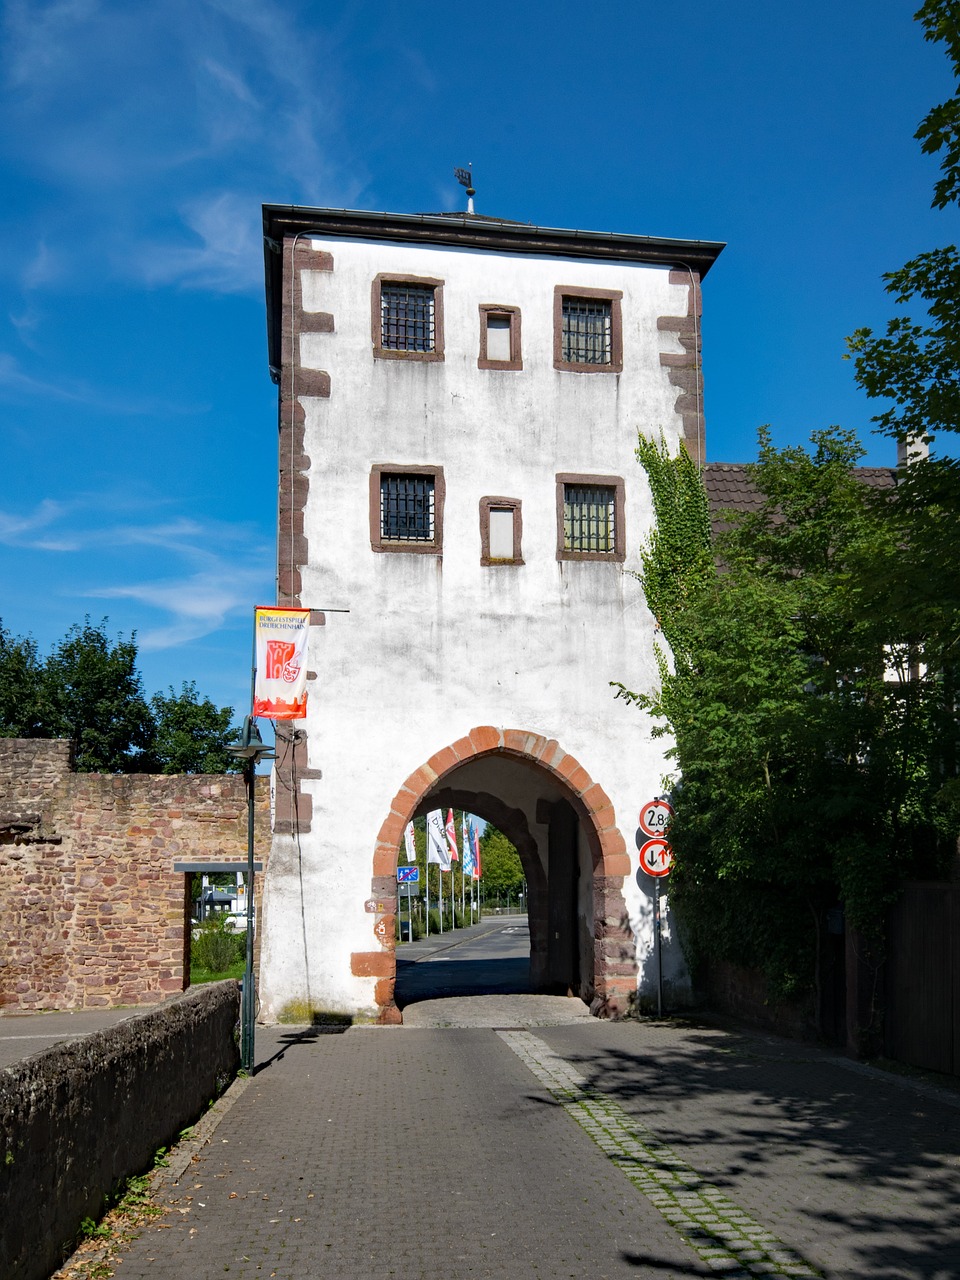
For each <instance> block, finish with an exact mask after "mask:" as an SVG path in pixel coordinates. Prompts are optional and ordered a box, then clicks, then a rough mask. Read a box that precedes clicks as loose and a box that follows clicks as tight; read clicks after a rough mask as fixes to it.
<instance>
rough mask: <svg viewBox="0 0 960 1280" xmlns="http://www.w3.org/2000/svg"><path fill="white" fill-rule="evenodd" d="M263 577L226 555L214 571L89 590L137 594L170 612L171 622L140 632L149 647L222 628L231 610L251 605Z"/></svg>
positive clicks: (104, 595) (99, 594)
mask: <svg viewBox="0 0 960 1280" xmlns="http://www.w3.org/2000/svg"><path fill="white" fill-rule="evenodd" d="M263 582H264V573H263V570H262V569H261V568H259V567H258V568H243V567H239V566H237V565H235V564H233V563H232V562H227V561H223V562H221V563H220V565H219V566H218V568H217V569H216V570H215V571H210V572H207V573H195V574H191V575H189V576H187V577H184V578H179V579H177V578H167V579H164V580H162V581H158V582H137V583H128V584H126V585H123V586H118V587H104V588H101V589H99V590H95V591H90V592H87V593H85V594H87V595H90V596H93V597H95V598H97V599H101V600H120V599H126V600H136V601H137V602H138V603H140V604H144V605H148V606H150V607H151V608H153V609H159V610H161V611H162V612H164V613H167V614H169V615H170V616H171V621H170V622H168V623H166V624H164V625H161V626H156V627H148V628H146V630H144V631H141V632H140V633H139V635H138V640H139V643H140V647H141V648H142V649H144V650H147V651H149V650H155V649H170V648H173V647H175V646H176V645H181V644H188V643H190V641H192V640H199V639H201V638H202V637H203V636H206V635H209V634H210V633H211V632H213V631H218V630H220V629H221V628H222V627H223V625H224V623H225V622H226V620H227V618H228V617H229V616H230V615H231V614H234V613H238V612H240V611H242V610H247V611H249V610H250V607H251V603H252V602H254V596H255V594H256V591H257V589H262V588H263Z"/></svg>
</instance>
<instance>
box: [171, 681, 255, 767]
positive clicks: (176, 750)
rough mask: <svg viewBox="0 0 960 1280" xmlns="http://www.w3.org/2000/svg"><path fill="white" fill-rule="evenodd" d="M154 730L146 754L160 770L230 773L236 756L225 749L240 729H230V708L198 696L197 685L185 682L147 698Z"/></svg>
mask: <svg viewBox="0 0 960 1280" xmlns="http://www.w3.org/2000/svg"><path fill="white" fill-rule="evenodd" d="M150 712H151V715H152V717H153V724H154V733H153V739H152V741H151V744H150V748H149V753H150V756H151V758H152V760H153V761H154V762H155V763H156V765H157V766H158V769H157V771H158V772H159V773H230V772H231V771H233V770H236V769H237V767H238V762H237V757H236V756H234V755H231V754H230V752H229V751H228V750H227V747H228V746H229V745H230V743H233V742H236V741H237V739H238V737H239V730H237V729H236V728H231V725H230V721H231V720H232V719H233V710H232V708H231V707H217V706H216V705H215V704H214V703H213V702H211V701H210V699H209V698H201V696H200V694H199V693H198V692H197V686H196V684H195V683H194V682H193V681H192V680H191V681H184V682H183V685H182V686H181V689H180V692H179V693H176V692H175V690H174V689H173V686H172V685H171V687H170V690H169V692H168V693H166V694H163V693H155V694H154V695H153V697H152V698H151V699H150Z"/></svg>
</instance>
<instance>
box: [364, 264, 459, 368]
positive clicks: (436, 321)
mask: <svg viewBox="0 0 960 1280" xmlns="http://www.w3.org/2000/svg"><path fill="white" fill-rule="evenodd" d="M372 322H373V354H374V356H375V357H376V358H377V359H380V360H442V359H443V281H442V280H433V279H425V278H422V277H406V276H390V275H379V276H377V278H376V280H374V282H373V316H372Z"/></svg>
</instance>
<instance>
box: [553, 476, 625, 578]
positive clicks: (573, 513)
mask: <svg viewBox="0 0 960 1280" xmlns="http://www.w3.org/2000/svg"><path fill="white" fill-rule="evenodd" d="M624 557H625V538H624V490H623V481H622V480H621V479H620V477H619V476H581V475H560V476H557V559H558V560H617V561H622V560H623V559H624Z"/></svg>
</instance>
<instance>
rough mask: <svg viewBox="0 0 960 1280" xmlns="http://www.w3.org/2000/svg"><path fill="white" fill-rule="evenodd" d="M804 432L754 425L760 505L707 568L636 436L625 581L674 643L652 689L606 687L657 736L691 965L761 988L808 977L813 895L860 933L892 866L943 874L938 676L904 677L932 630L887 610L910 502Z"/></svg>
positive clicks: (823, 435) (943, 753) (691, 525)
mask: <svg viewBox="0 0 960 1280" xmlns="http://www.w3.org/2000/svg"><path fill="white" fill-rule="evenodd" d="M812 443H813V448H812V450H811V451H810V452H807V451H805V450H803V449H784V450H778V449H775V448H774V447H773V445H772V443H771V441H770V437H769V434H768V433H767V432H761V436H760V453H759V458H758V461H757V462H756V463H755V464H753V466H751V467H750V468H749V473H750V476H751V479H752V481H753V483H754V485H755V486H756V488H757V490H758V492H759V495H760V499H761V501H760V503H759V505H758V507H757V509H756V510H755V511H753V512H751V513H750V514H749V515H746V516H743V515H741V516H737V515H735V514H733V513H731V517H730V520H731V528H730V530H729V532H727V533H725V534H724V535H722V536H721V537H720V538H719V539H718V541H717V543H716V544H715V547H714V553H715V554H716V556H717V560H716V563H715V562H714V558H713V554H712V553H710V552H709V551H707V552H706V553H705V552H704V542H703V529H704V515H703V513H704V511H705V509H706V507H705V502H706V498H705V494H704V493H703V491H702V485H701V484H700V480H699V477H696V473H695V472H693V473H692V474H693V476H694V477H696V484H697V485H698V486H699V487H700V491H701V492H700V494H699V495H695V496H694V497H691V496H690V491H691V490H692V489H693V481H692V478H691V471H690V464H689V460H686V459H685V458H684V456H683V455H680V456H679V457H678V458H677V459H676V460H673V459H666V458H665V457H664V452H663V449H662V445H661V446H659V447H658V448H657V449H656V450H653V449H651V447H650V446H649V445H647V446H645V447H643V448H641V450H640V451H639V453H638V457H639V460H640V462H641V465H643V466H644V469H645V470H646V471H647V474H648V477H650V478H651V490H652V492H653V495H654V507H655V510H656V515H657V522H658V527H657V531H656V533H655V534H654V536H653V537H652V538H651V540H650V542H649V544H648V546H647V548H646V551H645V553H644V559H643V569H642V572H641V574H640V575H639V576H640V580H641V584H642V586H643V588H644V591H645V592H647V593H648V597H647V598H648V602H650V604H651V608H652V610H653V612H654V614H655V616H657V617H658V619H661V620H662V621H661V625H662V627H663V636H664V638H665V640H666V641H667V642H668V643H669V644H670V646H671V651H672V652H671V653H670V654H669V655H668V654H667V653H666V652H664V654H663V656H662V658H661V662H660V685H659V687H658V688H656V689H654V690H648V691H640V692H631V691H627V690H624V689H622V687H621V688H620V690H619V692H620V693H621V695H622V696H624V697H626V698H627V700H628V701H630V702H633V703H634V704H636V705H638V706H640V707H642V708H644V709H646V710H647V711H648V712H649V713H651V715H652V716H653V718H654V721H655V724H656V726H657V727H656V728H655V730H654V732H659V733H669V734H670V735H671V736H672V738H673V746H672V747H671V750H670V752H669V754H670V756H671V757H672V758H673V760H674V761H675V763H676V766H677V774H676V782H677V784H678V785H677V789H676V794H675V808H676V818H675V821H674V824H673V827H672V829H671V842H672V844H673V847H674V853H675V869H674V873H673V875H672V877H671V895H672V898H673V900H674V903H675V905H676V906H677V908H678V910H679V913H680V915H681V918H682V921H683V923H684V925H685V929H684V936H685V940H686V945H687V948H688V951H689V954H690V957H691V959H692V960H693V961H694V962H696V961H697V960H699V959H700V958H704V957H716V958H722V959H727V960H730V961H733V962H736V963H739V964H743V965H747V966H750V967H756V968H759V969H761V970H762V971H763V972H764V973H765V974H766V976H767V978H768V980H769V982H770V984H771V987H772V990H773V991H774V992H775V993H776V994H779V995H800V994H802V993H804V992H806V991H809V990H810V989H811V987H813V986H814V985H815V983H816V975H817V959H818V954H819V948H818V939H819V938H820V936H821V932H822V929H823V927H824V921H825V918H826V912H827V910H828V909H829V908H830V907H832V906H834V905H835V904H837V903H842V904H843V906H844V908H845V910H846V913H847V918H848V920H849V921H850V922H851V924H853V925H855V926H856V927H857V928H858V929H860V930H861V931H864V932H866V933H873V934H878V933H879V931H880V926H881V923H882V919H883V913H884V910H885V907H886V904H887V903H888V902H889V900H890V898H891V895H892V893H893V892H894V889H895V885H896V883H897V880H898V878H899V877H901V876H902V875H904V874H908V873H910V874H935V873H936V872H937V871H938V870H942V869H943V866H944V863H945V859H946V858H947V857H948V856H949V853H950V850H951V840H953V839H955V835H956V825H957V824H956V816H955V813H954V810H953V805H952V803H951V798H950V794H949V792H950V784H949V782H948V779H949V777H950V775H951V772H955V767H954V766H953V765H952V764H951V761H952V760H955V758H956V741H955V740H956V725H955V723H954V722H955V717H952V718H951V707H952V705H953V697H954V694H953V691H952V685H951V679H950V676H949V671H947V670H945V669H944V667H943V664H940V666H939V667H934V666H931V667H930V668H926V667H924V673H923V674H922V675H921V673H920V671H919V668H918V657H919V655H920V654H921V653H927V652H930V653H932V652H933V649H932V648H930V647H929V646H930V645H932V644H934V639H933V637H932V636H930V635H927V634H925V633H924V634H921V633H919V632H918V631H917V629H916V627H915V626H913V627H912V626H911V625H910V616H911V615H910V614H909V612H907V611H904V610H903V609H902V608H900V607H899V606H898V600H899V599H900V594H899V582H900V578H901V573H902V566H903V563H904V558H905V557H908V556H909V553H910V550H909V542H907V543H906V544H905V542H904V538H905V535H906V533H907V531H908V526H909V521H908V519H907V515H908V513H907V512H906V511H905V509H904V508H903V507H902V505H898V501H897V499H896V498H895V497H894V493H893V491H892V490H887V491H876V490H872V489H870V488H869V487H868V486H866V485H865V484H864V483H863V482H862V480H861V479H860V478H859V477H858V475H857V473H856V471H855V466H856V463H857V462H858V461H859V459H860V457H861V454H862V450H861V449H860V446H859V445H858V443H857V442H856V440H855V438H854V437H852V436H851V435H849V434H847V433H843V432H839V431H836V430H833V431H827V432H820V433H817V434H816V435H815V436H814V437H813V440H812ZM670 469H672V470H673V472H674V475H673V477H672V478H671V479H670V480H668V481H664V478H663V476H664V473H668V472H669V470H670ZM691 513H699V515H698V516H697V519H696V520H692V519H691ZM680 529H688V530H689V532H688V534H687V536H688V538H689V540H690V546H689V548H687V549H686V550H685V549H684V548H683V547H682V546H680V545H678V540H679V536H678V534H677V532H676V531H677V530H680ZM717 566H719V567H717ZM942 621H944V623H946V622H947V619H946V617H945V616H944V618H943V619H942ZM954 621H955V619H954ZM924 646H927V647H924ZM945 782H947V785H946V786H945Z"/></svg>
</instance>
